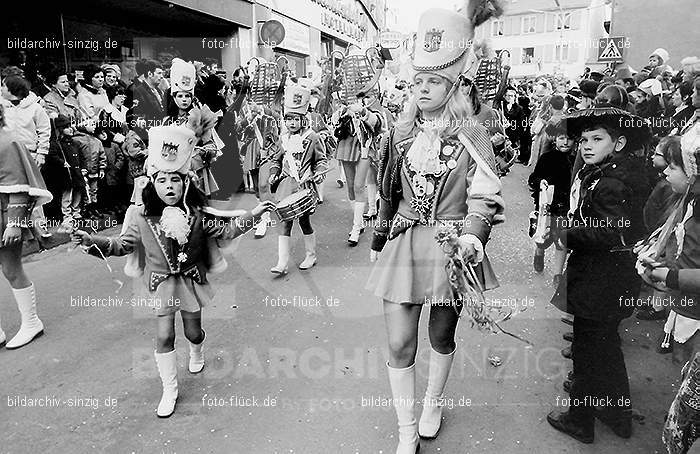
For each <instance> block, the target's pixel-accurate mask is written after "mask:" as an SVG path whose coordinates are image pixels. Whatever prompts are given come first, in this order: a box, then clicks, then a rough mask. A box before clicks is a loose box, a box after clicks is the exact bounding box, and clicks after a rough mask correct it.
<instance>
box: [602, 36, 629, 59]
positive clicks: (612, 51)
mask: <svg viewBox="0 0 700 454" xmlns="http://www.w3.org/2000/svg"><path fill="white" fill-rule="evenodd" d="M626 47H627V40H626V38H625V37H624V36H620V37H616V38H600V40H599V41H598V61H601V62H603V61H608V62H609V61H623V60H624V58H623V55H624V51H625V48H626Z"/></svg>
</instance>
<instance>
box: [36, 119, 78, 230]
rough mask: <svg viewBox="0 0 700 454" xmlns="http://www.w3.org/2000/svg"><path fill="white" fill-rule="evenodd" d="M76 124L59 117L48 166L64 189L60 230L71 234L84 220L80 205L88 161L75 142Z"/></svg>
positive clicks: (55, 126) (47, 161)
mask: <svg viewBox="0 0 700 454" xmlns="http://www.w3.org/2000/svg"><path fill="white" fill-rule="evenodd" d="M73 128H74V125H72V124H71V122H70V119H69V118H68V117H66V116H65V115H59V116H58V117H56V119H55V120H54V129H55V132H56V133H55V135H54V137H53V138H52V139H51V146H50V147H49V154H48V156H47V157H46V165H47V166H48V167H49V168H50V169H51V170H52V171H53V172H55V173H59V172H60V173H59V174H60V175H61V176H62V178H60V182H61V185H60V190H61V201H60V203H61V213H62V214H63V223H62V225H61V229H62V230H64V231H66V232H70V231H72V230H73V228H74V227H75V224H76V222H77V221H79V220H80V219H82V215H81V214H80V203H81V201H82V200H83V193H84V192H85V180H84V175H85V174H86V173H87V169H86V168H85V159H84V157H83V155H82V154H81V153H80V150H79V149H78V147H77V146H76V145H75V144H74V143H73V134H74V129H73Z"/></svg>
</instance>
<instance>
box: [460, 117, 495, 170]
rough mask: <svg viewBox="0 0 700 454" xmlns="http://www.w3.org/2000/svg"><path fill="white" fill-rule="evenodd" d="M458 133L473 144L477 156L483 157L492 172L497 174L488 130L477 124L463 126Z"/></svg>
mask: <svg viewBox="0 0 700 454" xmlns="http://www.w3.org/2000/svg"><path fill="white" fill-rule="evenodd" d="M460 133H463V134H464V136H465V137H466V138H467V139H468V140H470V141H471V142H472V143H473V144H474V148H475V149H476V151H477V153H479V156H481V157H482V158H483V159H484V162H486V164H488V166H489V167H490V168H491V170H493V172H494V173H495V174H496V175H498V167H497V166H496V155H494V153H493V145H492V144H491V139H489V134H488V130H487V129H486V128H485V127H483V126H481V125H479V124H477V125H473V126H472V125H470V126H465V127H464V128H462V129H461V131H460Z"/></svg>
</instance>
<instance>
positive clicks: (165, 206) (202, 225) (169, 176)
mask: <svg viewBox="0 0 700 454" xmlns="http://www.w3.org/2000/svg"><path fill="white" fill-rule="evenodd" d="M148 139H149V143H148V151H149V153H148V158H147V160H146V172H147V175H148V178H149V181H148V183H147V184H146V187H145V188H144V189H143V194H142V195H143V206H141V207H140V209H139V211H138V212H137V213H134V214H133V215H132V216H131V217H129V218H128V219H126V220H125V223H128V224H127V225H125V226H124V228H123V229H122V233H121V234H120V235H119V236H116V237H112V238H108V237H103V236H91V235H89V234H88V233H86V232H84V231H82V230H78V231H76V232H75V233H74V234H73V241H74V242H75V243H77V244H80V245H82V246H85V247H86V250H87V252H88V253H89V254H91V255H95V256H97V257H103V256H111V255H118V256H120V255H126V254H131V253H134V252H135V251H137V250H138V248H139V247H142V248H143V249H144V250H145V254H144V263H143V265H142V266H141V268H140V269H138V270H136V272H135V273H134V274H133V275H134V276H143V279H144V281H145V284H146V285H147V286H148V291H149V294H150V298H152V300H153V301H157V302H158V304H157V315H158V323H157V324H158V328H157V335H156V350H155V359H156V364H157V365H158V372H159V374H160V378H161V381H162V384H163V394H162V397H161V400H160V403H159V405H158V410H157V412H156V413H157V415H158V416H159V417H161V418H167V417H169V416H170V415H171V414H172V413H173V412H174V411H175V403H176V400H177V396H178V385H177V360H176V353H175V314H176V313H177V312H178V311H180V316H181V317H182V324H183V327H184V331H185V337H186V338H187V340H188V341H189V350H190V360H189V371H190V373H193V374H196V373H199V372H201V371H202V369H203V368H204V354H203V351H202V346H203V342H204V331H203V330H202V325H201V323H202V318H201V317H202V307H203V306H206V305H207V303H209V302H210V301H211V298H212V292H211V288H210V286H209V282H208V281H207V273H208V272H209V271H210V270H211V269H212V265H211V264H210V259H211V257H210V254H209V247H208V240H209V239H216V240H218V241H220V242H223V241H226V240H229V239H233V238H235V237H237V236H239V235H241V234H243V233H245V232H246V231H248V230H250V229H251V228H252V227H253V224H254V222H256V221H258V220H259V219H260V216H261V215H262V214H263V213H264V212H266V211H268V210H270V209H271V208H272V207H273V206H274V205H273V204H272V202H263V203H261V204H259V205H258V206H256V207H255V208H254V209H253V210H252V211H251V212H247V213H245V214H244V215H242V216H240V217H238V218H237V219H235V221H233V220H232V219H228V218H217V217H214V216H210V215H208V214H205V213H204V212H203V206H204V198H203V196H202V194H201V192H200V191H198V190H197V189H196V188H195V187H190V176H189V175H190V169H191V167H190V166H191V160H192V155H193V151H194V143H195V141H196V136H195V134H194V133H193V132H192V131H191V130H190V129H188V128H186V127H184V126H176V125H171V126H158V127H154V128H151V129H150V130H149V131H148ZM144 271H145V273H144Z"/></svg>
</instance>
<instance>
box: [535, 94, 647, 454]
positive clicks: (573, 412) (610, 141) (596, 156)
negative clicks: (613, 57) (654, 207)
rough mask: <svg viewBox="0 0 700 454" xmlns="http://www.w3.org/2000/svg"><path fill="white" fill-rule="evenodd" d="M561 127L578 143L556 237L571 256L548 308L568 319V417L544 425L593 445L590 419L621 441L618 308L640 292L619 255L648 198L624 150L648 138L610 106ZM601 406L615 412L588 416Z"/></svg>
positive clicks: (637, 229)
mask: <svg viewBox="0 0 700 454" xmlns="http://www.w3.org/2000/svg"><path fill="white" fill-rule="evenodd" d="M567 128H568V131H567V133H569V134H575V135H576V136H580V137H581V142H580V145H579V147H580V149H581V156H582V158H583V161H584V166H583V168H581V170H580V171H579V172H578V173H577V175H576V178H575V179H574V184H573V185H572V188H571V196H570V203H569V213H568V223H567V225H566V226H565V228H562V229H561V230H560V231H559V232H558V235H557V237H556V242H557V243H558V246H559V247H560V248H562V249H563V248H566V249H569V250H570V251H571V254H570V255H569V258H568V261H567V267H566V270H565V272H564V275H563V277H562V279H561V282H560V283H559V287H558V288H557V291H556V293H555V295H554V297H553V298H552V303H553V304H554V305H555V306H557V307H558V308H559V309H561V310H563V311H565V312H567V313H569V314H571V315H573V316H574V322H573V325H574V342H573V344H572V359H573V363H574V377H573V380H572V383H571V392H570V395H571V402H572V404H571V405H570V406H569V410H568V411H565V412H561V413H558V412H552V413H550V414H549V415H548V416H547V421H548V422H549V424H550V425H552V426H553V427H554V428H555V429H557V430H559V431H561V432H564V433H566V434H567V435H569V436H571V437H573V438H575V439H577V440H579V441H581V442H583V443H592V442H593V439H594V421H595V418H598V419H600V420H601V421H602V422H603V423H605V424H606V425H608V426H610V427H611V428H612V430H613V431H614V432H615V434H617V435H618V436H620V437H623V438H629V437H630V436H631V432H632V424H631V420H632V418H631V416H632V415H631V403H630V390H629V380H628V377H627V369H626V367H625V359H624V356H623V354H622V348H621V345H620V336H619V333H618V327H619V325H620V321H621V320H623V319H624V318H626V317H629V316H630V315H631V313H632V311H633V306H632V305H625V304H621V301H625V300H634V299H635V298H636V296H637V292H638V290H639V286H640V280H639V276H637V275H636V272H635V270H634V260H633V258H632V257H631V256H630V254H629V252H627V251H626V248H627V247H628V245H630V244H634V242H635V241H637V240H638V239H640V238H641V237H642V236H643V234H644V230H645V229H644V225H643V217H642V205H643V203H644V199H643V198H642V197H646V195H647V194H648V192H647V191H646V190H645V189H644V188H645V186H646V177H645V173H644V170H643V166H642V164H641V163H640V162H639V161H638V160H637V159H636V158H635V157H634V156H633V155H632V154H631V150H635V149H636V148H637V147H638V146H639V145H640V143H645V142H646V141H648V140H649V138H650V135H651V133H650V131H649V129H648V127H647V126H645V124H644V122H643V121H642V120H641V119H640V118H638V117H635V116H633V115H631V114H629V113H628V112H626V111H623V110H620V109H616V108H613V107H600V108H592V109H586V110H583V111H578V112H574V113H572V114H570V115H569V116H568V117H567ZM608 399H610V400H611V401H612V402H614V403H615V404H616V405H614V406H612V407H605V408H604V409H603V410H601V411H599V410H596V408H595V407H596V402H601V401H602V402H606V401H607V400H608ZM618 402H619V403H622V405H618V404H617V403H618Z"/></svg>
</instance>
